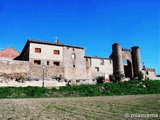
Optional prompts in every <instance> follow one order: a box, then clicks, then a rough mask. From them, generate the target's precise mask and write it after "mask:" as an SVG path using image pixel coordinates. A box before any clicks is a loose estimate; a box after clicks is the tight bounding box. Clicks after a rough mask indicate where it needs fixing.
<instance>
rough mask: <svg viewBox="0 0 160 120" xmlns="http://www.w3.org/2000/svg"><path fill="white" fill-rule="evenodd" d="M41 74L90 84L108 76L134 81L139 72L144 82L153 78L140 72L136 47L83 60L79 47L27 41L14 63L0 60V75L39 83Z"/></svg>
mask: <svg viewBox="0 0 160 120" xmlns="http://www.w3.org/2000/svg"><path fill="white" fill-rule="evenodd" d="M124 61H125V62H124ZM9 66H12V67H9ZM42 66H44V67H45V68H44V69H43V68H42ZM43 70H44V72H45V79H49V78H57V77H63V78H64V79H67V80H72V81H76V80H93V79H95V78H96V77H97V76H105V78H106V79H109V75H112V74H113V73H117V72H119V73H122V74H124V75H125V77H129V78H134V77H136V76H137V75H138V72H139V71H143V72H144V73H145V77H147V78H151V79H152V78H154V77H155V76H156V75H155V70H154V69H148V68H147V69H142V68H141V59H140V48H139V47H137V46H134V47H132V49H131V50H130V49H124V48H121V46H120V44H118V43H115V44H113V45H112V53H111V55H110V58H101V57H91V56H85V49H84V48H83V47H78V46H71V45H65V44H61V43H60V42H59V41H58V40H57V41H56V42H44V41H37V40H27V42H26V44H25V46H24V48H23V50H22V52H21V53H20V55H17V56H16V57H15V58H14V60H9V61H6V60H4V59H1V58H0V73H11V74H12V73H21V72H23V73H27V74H28V76H29V77H30V78H31V79H34V78H35V79H41V78H42V72H43Z"/></svg>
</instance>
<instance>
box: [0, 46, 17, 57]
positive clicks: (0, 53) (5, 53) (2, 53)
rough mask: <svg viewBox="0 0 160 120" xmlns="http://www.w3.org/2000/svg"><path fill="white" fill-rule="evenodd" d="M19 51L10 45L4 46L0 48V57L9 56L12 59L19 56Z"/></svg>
mask: <svg viewBox="0 0 160 120" xmlns="http://www.w3.org/2000/svg"><path fill="white" fill-rule="evenodd" d="M19 54H20V53H19V52H18V51H17V50H15V49H14V48H12V47H8V48H5V49H3V50H0V58H9V59H14V58H16V57H17V56H19Z"/></svg>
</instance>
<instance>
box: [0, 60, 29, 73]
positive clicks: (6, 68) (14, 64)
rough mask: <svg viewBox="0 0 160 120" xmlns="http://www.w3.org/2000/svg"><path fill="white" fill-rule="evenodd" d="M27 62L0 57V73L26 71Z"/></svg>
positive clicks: (27, 67) (27, 68)
mask: <svg viewBox="0 0 160 120" xmlns="http://www.w3.org/2000/svg"><path fill="white" fill-rule="evenodd" d="M28 71H29V62H26V61H16V60H7V59H6V60H5V59H0V73H3V74H15V73H28Z"/></svg>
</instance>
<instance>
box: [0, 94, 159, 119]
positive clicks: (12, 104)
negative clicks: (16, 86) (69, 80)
mask: <svg viewBox="0 0 160 120" xmlns="http://www.w3.org/2000/svg"><path fill="white" fill-rule="evenodd" d="M125 113H129V114H133V113H137V114H159V116H160V95H127V96H107V97H81V98H80V97H76V98H39V99H1V100H0V120H19V119H20V120H55V119H56V120H86V119H88V120H90V119H92V120H109V119H111V120H125V119H132V120H133V119H137V118H127V117H125ZM138 119H140V118H138ZM141 119H149V118H141ZM150 119H158V118H150Z"/></svg>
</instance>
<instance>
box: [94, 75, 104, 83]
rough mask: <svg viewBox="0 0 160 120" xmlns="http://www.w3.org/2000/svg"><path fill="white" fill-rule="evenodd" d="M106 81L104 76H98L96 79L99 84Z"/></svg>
mask: <svg viewBox="0 0 160 120" xmlns="http://www.w3.org/2000/svg"><path fill="white" fill-rule="evenodd" d="M104 79H105V78H104V76H98V77H97V78H96V80H97V83H98V84H102V83H104Z"/></svg>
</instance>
